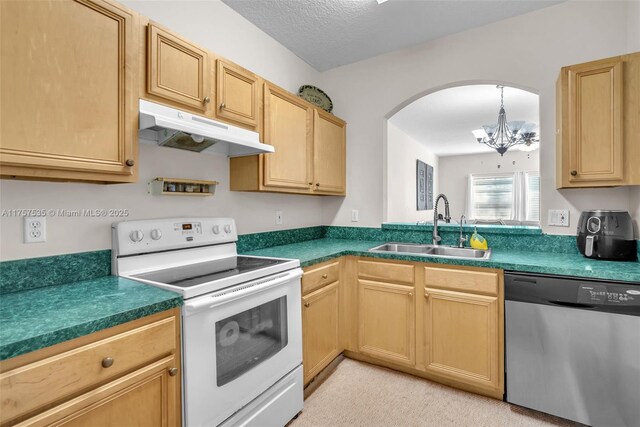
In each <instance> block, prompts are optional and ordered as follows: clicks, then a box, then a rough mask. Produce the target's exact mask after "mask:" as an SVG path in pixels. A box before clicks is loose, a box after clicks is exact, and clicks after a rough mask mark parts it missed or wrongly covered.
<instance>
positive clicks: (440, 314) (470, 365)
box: [423, 288, 500, 390]
mask: <svg viewBox="0 0 640 427" xmlns="http://www.w3.org/2000/svg"><path fill="white" fill-rule="evenodd" d="M424 300H425V310H424V319H423V325H424V330H425V338H426V340H425V344H426V346H425V347H426V354H425V356H426V357H425V366H426V370H427V372H432V373H434V374H438V375H441V376H444V377H447V378H450V379H453V380H457V381H461V382H464V383H467V384H469V385H474V386H478V387H481V388H486V389H489V390H498V389H499V387H500V375H499V374H500V372H499V369H500V363H499V360H500V357H499V354H498V352H499V341H500V340H499V330H498V313H499V310H498V298H497V297H495V296H486V295H476V294H470V293H466V292H453V291H447V290H440V289H433V288H426V289H425V298H424Z"/></svg>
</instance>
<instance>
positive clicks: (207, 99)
mask: <svg viewBox="0 0 640 427" xmlns="http://www.w3.org/2000/svg"><path fill="white" fill-rule="evenodd" d="M210 102H211V98H209V97H208V96H205V97H204V99H203V100H202V103H203V104H208V103H210Z"/></svg>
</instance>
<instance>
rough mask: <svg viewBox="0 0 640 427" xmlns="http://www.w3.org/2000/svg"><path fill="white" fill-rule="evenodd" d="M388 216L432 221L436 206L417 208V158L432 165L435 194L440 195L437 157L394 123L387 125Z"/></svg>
mask: <svg viewBox="0 0 640 427" xmlns="http://www.w3.org/2000/svg"><path fill="white" fill-rule="evenodd" d="M387 141H388V143H389V146H391V147H394V149H393V150H389V153H388V157H387V176H388V179H387V218H388V221H389V222H416V221H428V220H433V209H428V210H424V211H419V210H417V209H416V160H417V159H419V160H422V161H423V162H425V163H427V164H428V165H431V166H433V181H434V183H433V197H434V200H433V201H434V203H435V197H436V196H437V195H438V192H439V189H438V188H439V187H438V185H439V184H438V170H439V166H438V156H436V155H435V154H433V153H432V152H431V151H430V150H429V149H427V147H425V146H424V144H421V143H420V142H419V141H416V140H415V139H413V138H412V137H411V136H409V135H407V134H406V133H405V132H403V131H402V130H401V129H400V128H398V127H397V126H396V125H394V124H393V123H388V124H387Z"/></svg>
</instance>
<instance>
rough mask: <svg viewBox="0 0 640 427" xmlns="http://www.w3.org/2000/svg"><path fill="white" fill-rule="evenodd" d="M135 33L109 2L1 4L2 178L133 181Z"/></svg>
mask: <svg viewBox="0 0 640 427" xmlns="http://www.w3.org/2000/svg"><path fill="white" fill-rule="evenodd" d="M137 24H138V15H137V14H136V13H135V12H132V11H130V10H129V9H127V8H125V7H123V6H121V5H119V4H117V3H115V2H111V1H107V0H76V1H73V0H64V1H59V0H50V1H49V0H46V1H45V0H42V1H3V2H0V56H1V58H2V61H0V94H1V95H0V165H1V166H2V171H1V174H2V176H3V177H18V178H35V179H54V180H55V179H57V180H79V181H98V182H132V181H135V180H136V178H137V129H138V126H137V124H138V103H137V101H138V64H139V62H138V61H139V39H138V38H137V37H136V31H137Z"/></svg>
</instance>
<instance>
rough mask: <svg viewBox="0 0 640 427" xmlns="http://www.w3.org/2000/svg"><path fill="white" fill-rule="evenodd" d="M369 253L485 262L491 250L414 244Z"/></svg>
mask: <svg viewBox="0 0 640 427" xmlns="http://www.w3.org/2000/svg"><path fill="white" fill-rule="evenodd" d="M369 252H378V253H394V254H405V255H423V256H429V257H439V258H458V259H475V260H486V259H489V258H490V257H491V249H473V248H459V247H456V246H440V245H420V244H414V243H385V244H384V245H380V246H376V247H375V248H372V249H369Z"/></svg>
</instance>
